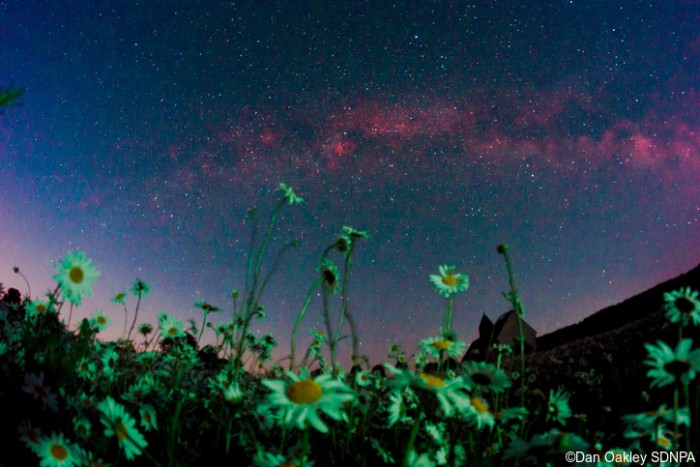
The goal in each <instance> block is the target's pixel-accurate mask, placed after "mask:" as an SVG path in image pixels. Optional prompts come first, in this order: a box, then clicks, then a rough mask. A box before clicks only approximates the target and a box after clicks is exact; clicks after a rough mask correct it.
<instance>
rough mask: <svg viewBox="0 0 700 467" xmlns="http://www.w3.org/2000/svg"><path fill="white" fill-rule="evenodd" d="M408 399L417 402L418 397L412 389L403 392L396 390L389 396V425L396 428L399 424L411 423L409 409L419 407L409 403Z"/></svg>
mask: <svg viewBox="0 0 700 467" xmlns="http://www.w3.org/2000/svg"><path fill="white" fill-rule="evenodd" d="M406 398H410V399H411V400H415V399H416V396H415V394H414V393H413V391H412V390H411V388H406V389H404V390H403V391H401V390H399V389H394V390H393V391H391V393H390V394H389V403H388V404H387V406H386V412H387V414H388V416H389V419H388V425H389V426H394V425H396V424H397V423H399V422H405V421H410V420H411V417H410V416H409V415H407V413H406V412H408V410H409V409H414V408H416V407H417V406H418V405H417V404H416V403H415V402H413V403H409V402H408V401H406V400H405V399H406Z"/></svg>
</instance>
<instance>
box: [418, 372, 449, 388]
mask: <svg viewBox="0 0 700 467" xmlns="http://www.w3.org/2000/svg"><path fill="white" fill-rule="evenodd" d="M418 376H420V377H421V378H423V381H425V384H426V386H428V387H429V388H444V387H445V381H444V380H443V379H442V378H440V377H438V376H434V375H429V374H428V373H420V374H419V375H418Z"/></svg>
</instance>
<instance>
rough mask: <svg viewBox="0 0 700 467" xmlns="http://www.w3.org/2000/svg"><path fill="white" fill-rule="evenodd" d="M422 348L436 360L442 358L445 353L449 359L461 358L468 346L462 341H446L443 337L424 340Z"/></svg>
mask: <svg viewBox="0 0 700 467" xmlns="http://www.w3.org/2000/svg"><path fill="white" fill-rule="evenodd" d="M420 346H421V348H422V349H423V351H424V352H426V353H428V354H430V355H432V356H433V357H435V358H440V353H441V352H445V353H446V354H447V356H448V357H451V358H459V357H460V356H461V355H462V354H463V353H464V351H465V350H466V348H467V344H465V343H464V342H462V341H458V340H451V339H445V338H444V337H442V336H436V337H429V338H427V339H423V340H422V341H420Z"/></svg>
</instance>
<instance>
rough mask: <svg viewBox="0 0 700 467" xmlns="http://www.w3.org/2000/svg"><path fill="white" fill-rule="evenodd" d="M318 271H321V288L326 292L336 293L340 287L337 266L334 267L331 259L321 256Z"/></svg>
mask: <svg viewBox="0 0 700 467" xmlns="http://www.w3.org/2000/svg"><path fill="white" fill-rule="evenodd" d="M319 272H320V273H321V286H322V287H323V290H324V291H325V292H326V293H328V294H334V293H336V292H337V291H338V289H339V288H340V282H339V281H338V268H336V267H335V264H333V261H331V260H329V259H328V258H323V260H322V261H321V267H320V268H319Z"/></svg>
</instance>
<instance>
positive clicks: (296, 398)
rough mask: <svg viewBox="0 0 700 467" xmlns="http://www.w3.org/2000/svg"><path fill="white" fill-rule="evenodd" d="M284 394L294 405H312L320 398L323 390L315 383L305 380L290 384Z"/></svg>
mask: <svg viewBox="0 0 700 467" xmlns="http://www.w3.org/2000/svg"><path fill="white" fill-rule="evenodd" d="M286 393H287V397H288V398H289V400H291V401H292V402H294V403H295V404H313V403H314V402H316V401H317V400H319V399H320V398H321V395H323V389H321V385H320V384H318V383H317V382H316V381H312V380H310V379H305V380H303V381H297V382H296V383H292V384H291V385H290V386H289V387H288V388H287V391H286Z"/></svg>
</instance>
